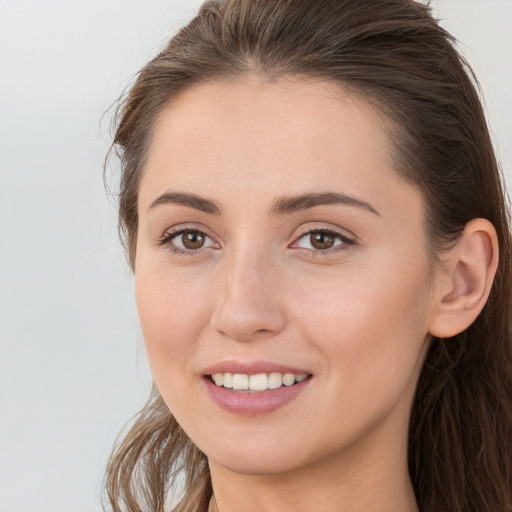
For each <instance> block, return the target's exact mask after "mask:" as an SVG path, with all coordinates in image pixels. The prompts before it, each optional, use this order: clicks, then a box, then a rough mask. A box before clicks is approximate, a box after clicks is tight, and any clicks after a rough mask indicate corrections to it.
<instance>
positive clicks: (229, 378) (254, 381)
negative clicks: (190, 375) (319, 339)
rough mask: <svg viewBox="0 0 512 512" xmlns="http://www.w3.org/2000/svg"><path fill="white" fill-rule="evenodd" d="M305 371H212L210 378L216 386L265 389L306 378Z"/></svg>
mask: <svg viewBox="0 0 512 512" xmlns="http://www.w3.org/2000/svg"><path fill="white" fill-rule="evenodd" d="M307 378H308V375H307V373H303V374H300V375H294V374H293V373H284V374H283V373H278V372H274V373H268V374H267V373H258V374H256V375H246V374H244V373H214V374H213V375H212V379H213V381H214V382H215V384H216V385H217V386H224V387H225V388H229V389H235V390H249V391H265V390H266V389H276V388H280V387H281V386H282V385H283V384H284V385H285V386H291V385H292V384H294V383H295V382H302V381H303V380H305V379H307Z"/></svg>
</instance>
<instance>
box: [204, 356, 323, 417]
mask: <svg viewBox="0 0 512 512" xmlns="http://www.w3.org/2000/svg"><path fill="white" fill-rule="evenodd" d="M203 377H204V379H203V382H204V383H205V386H206V390H207V392H208V395H209V396H210V398H211V399H212V400H213V402H214V403H216V404H217V405H218V406H220V407H221V408H222V409H224V410H225V411H228V412H230V413H234V414H237V415H242V416H256V415H262V414H267V413H270V412H272V411H275V410H276V409H279V408H281V407H283V406H284V405H286V404H288V403H289V402H291V401H292V400H293V399H295V398H296V397H297V396H298V395H300V394H301V393H302V391H303V390H304V389H305V388H306V387H308V386H309V384H310V382H311V380H312V377H313V376H312V375H311V374H310V373H308V372H307V371H304V370H299V369H294V368H289V367H285V366H281V365H276V364H274V363H265V362H256V363H252V364H240V363H236V362H224V363H220V364H217V365H214V366H212V367H211V368H209V369H207V370H205V372H204V373H203Z"/></svg>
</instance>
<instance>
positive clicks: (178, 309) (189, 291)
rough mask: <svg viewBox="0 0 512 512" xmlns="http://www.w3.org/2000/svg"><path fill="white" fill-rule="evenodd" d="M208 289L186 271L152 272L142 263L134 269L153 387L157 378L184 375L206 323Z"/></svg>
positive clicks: (136, 292) (200, 280)
mask: <svg viewBox="0 0 512 512" xmlns="http://www.w3.org/2000/svg"><path fill="white" fill-rule="evenodd" d="M171 276H172V277H171ZM209 290H210V288H209V287H208V286H207V282H206V281H205V280H202V279H198V278H197V276H196V277H195V278H193V277H192V276H189V275H188V273H187V272H182V273H181V274H180V273H176V272H169V271H168V270H167V271H165V270H163V271H159V270H154V269H153V268H151V267H150V266H149V265H147V266H145V265H144V262H141V263H140V266H139V267H138V268H137V269H136V272H135V297H136V303H137V310H138V313H139V319H140V324H141V328H142V332H143V335H144V341H145V344H146V350H147V354H148V359H149V363H150V365H151V368H152V370H153V374H154V377H155V380H156V381H157V384H158V380H159V379H160V376H161V375H162V376H163V375H167V376H166V379H168V378H172V375H176V376H177V375H178V374H179V373H185V370H186V368H187V364H188V361H189V360H190V358H191V356H192V354H193V352H194V350H195V348H196V342H197V340H198V339H199V338H200V335H201V333H202V332H203V330H204V329H205V328H206V326H207V325H208V322H209V317H210V311H211V304H212V301H211V300H210V293H209ZM169 370H173V371H169Z"/></svg>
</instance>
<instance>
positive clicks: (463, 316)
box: [429, 219, 499, 338]
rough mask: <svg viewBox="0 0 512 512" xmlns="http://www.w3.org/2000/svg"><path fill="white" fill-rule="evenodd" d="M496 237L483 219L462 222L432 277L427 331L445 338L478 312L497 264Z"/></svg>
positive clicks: (469, 322)
mask: <svg viewBox="0 0 512 512" xmlns="http://www.w3.org/2000/svg"><path fill="white" fill-rule="evenodd" d="M498 253H499V250H498V237H497V235H496V230H495V229H494V226H493V225H492V224H491V223H490V222H489V221H487V220H485V219H473V220H472V221H470V222H468V223H467V224H466V227H465V228H464V232H463V234H462V236H461V237H460V239H459V240H458V242H457V244H456V245H455V247H453V248H452V249H451V250H450V251H449V253H448V254H447V255H446V257H445V255H444V254H443V260H444V261H443V267H442V268H441V269H440V270H439V271H438V275H437V276H436V278H435V279H436V284H435V293H434V302H433V304H432V305H433V310H432V316H431V319H430V326H429V332H430V334H431V335H432V336H436V337H438V338H449V337H451V336H455V335H456V334H459V333H460V332H462V331H463V330H464V329H466V328H467V327H469V326H470V325H471V324H472V323H473V322H474V321H475V319H476V317H477V316H478V315H479V314H480V312H481V311H482V309H483V307H484V305H485V303H486V302H487V298H488V297H489V293H490V291H491V286H492V283H493V280H494V276H495V274H496V269H497V267H498Z"/></svg>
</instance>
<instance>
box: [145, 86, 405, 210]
mask: <svg viewBox="0 0 512 512" xmlns="http://www.w3.org/2000/svg"><path fill="white" fill-rule="evenodd" d="M387 123H388V121H387V120H385V119H384V118H383V117H382V116H379V114H377V113H376V111H375V110H374V109H373V108H372V107H370V106H369V105H368V104H367V103H366V102H365V101H363V100H362V99H361V98H358V97H355V96H353V95H350V94H348V93H347V92H346V91H344V90H343V89H342V88H341V87H339V86H338V85H337V84H334V83H332V82H328V81H320V80H316V81H314V80H309V79H280V80H278V81H272V82H269V81H267V82H264V81H262V80H260V79H258V78H247V79H245V80H243V81H238V82H231V83H223V82H212V83H206V84H200V85H198V86H195V87H192V88H190V89H189V90H187V91H186V92H185V93H183V94H182V95H181V96H180V97H179V98H178V99H177V100H175V101H173V102H172V103H171V104H169V105H168V106H167V108H166V109H165V110H164V111H163V112H162V113H161V115H160V116H159V118H158V120H157V122H156V123H155V126H154V130H153V134H152V140H151V144H150V149H149V155H148V159H147V163H146V167H145V170H144V174H143V178H142V183H141V189H140V197H139V200H140V203H141V204H146V205H147V204H149V203H150V202H151V201H152V200H154V198H155V196H156V195H158V194H161V193H163V192H164V191H165V190H166V189H168V188H169V187H172V188H173V189H176V190H180V189H184V190H188V189H190V188H193V189H194V190H195V191H196V192H199V193H202V194H205V195H213V196H215V197H216V198H219V199H220V200H221V201H223V200H225V201H227V202H230V201H231V202H232V201H233V200H234V198H235V197H245V198H250V197H258V198H259V199H258V201H263V202H265V201H266V200H267V198H268V201H271V198H273V197H275V196H276V195H282V194H287V195H294V194H301V193H304V192H311V191H313V192H315V191H317V192H325V191H326V190H331V189H334V188H338V189H339V188H341V189H342V190H343V191H344V192H346V193H349V194H352V195H355V196H361V195H365V196H367V197H373V198H374V199H377V200H378V197H379V196H382V187H383V186H386V187H387V186H391V183H394V185H395V186H400V187H405V186H406V184H405V182H404V181H403V179H402V178H400V177H399V175H398V173H397V172H396V171H395V169H394V164H393V158H392V156H393V151H392V144H391V142H390V139H389V137H388V135H387V133H388V130H387ZM407 188H408V189H409V188H410V187H407ZM235 191H236V196H235V194H234V192H235Z"/></svg>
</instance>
